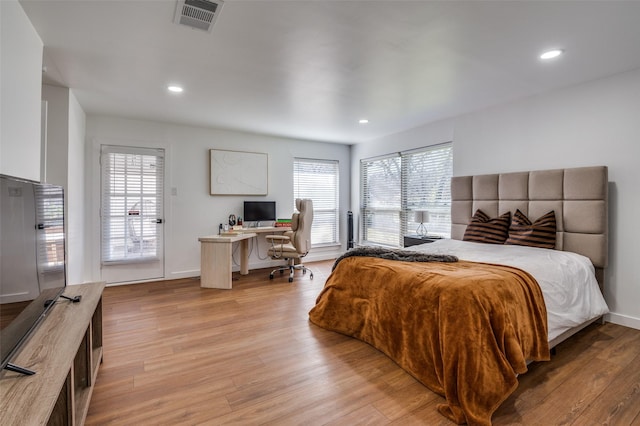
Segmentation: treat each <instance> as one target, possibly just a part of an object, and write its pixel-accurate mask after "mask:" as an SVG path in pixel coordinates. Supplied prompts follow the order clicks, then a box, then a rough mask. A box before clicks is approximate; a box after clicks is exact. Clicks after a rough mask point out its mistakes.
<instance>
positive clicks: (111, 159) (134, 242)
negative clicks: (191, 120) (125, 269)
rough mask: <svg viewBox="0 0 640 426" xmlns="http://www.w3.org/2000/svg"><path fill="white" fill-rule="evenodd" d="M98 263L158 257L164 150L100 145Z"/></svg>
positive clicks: (161, 214) (134, 260)
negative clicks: (100, 187) (99, 250)
mask: <svg viewBox="0 0 640 426" xmlns="http://www.w3.org/2000/svg"><path fill="white" fill-rule="evenodd" d="M101 153H102V155H101V163H102V208H101V219H102V262H103V263H109V262H137V261H146V260H150V259H156V258H158V250H159V249H160V248H161V243H162V242H161V241H159V240H160V237H161V233H158V231H157V229H158V220H161V219H162V217H163V210H162V209H163V204H164V203H163V195H164V194H163V188H164V185H163V177H164V150H162V149H147V148H129V147H115V146H103V147H102V152H101Z"/></svg>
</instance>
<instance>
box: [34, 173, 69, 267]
mask: <svg viewBox="0 0 640 426" xmlns="http://www.w3.org/2000/svg"><path fill="white" fill-rule="evenodd" d="M34 191H35V200H36V227H37V228H38V248H37V253H38V269H39V271H40V272H42V273H47V272H60V271H63V270H64V195H63V191H62V188H60V187H59V186H54V185H36V186H35V189H34Z"/></svg>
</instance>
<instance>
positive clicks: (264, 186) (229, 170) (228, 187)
mask: <svg viewBox="0 0 640 426" xmlns="http://www.w3.org/2000/svg"><path fill="white" fill-rule="evenodd" d="M209 156H210V161H209V165H210V179H211V184H210V193H211V195H267V194H268V189H269V188H268V181H269V170H268V166H269V157H268V155H267V154H266V153H260V152H241V151H225V150H220V149H211V150H209Z"/></svg>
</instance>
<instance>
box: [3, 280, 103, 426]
mask: <svg viewBox="0 0 640 426" xmlns="http://www.w3.org/2000/svg"><path fill="white" fill-rule="evenodd" d="M103 289H104V283H92V284H82V285H72V286H68V287H67V288H66V290H65V292H64V294H65V296H69V297H74V296H77V295H81V296H82V299H81V301H80V302H79V303H73V302H71V301H68V300H65V299H58V301H57V302H56V304H55V305H54V306H53V308H52V309H51V310H50V311H49V313H48V314H47V317H46V318H45V319H44V320H43V321H42V322H41V323H40V325H39V327H38V328H37V329H36V330H35V332H34V333H33V334H32V335H31V337H30V338H29V339H28V340H27V342H26V343H25V344H24V345H23V347H22V349H21V350H20V353H19V354H18V356H16V357H14V359H13V360H12V363H14V364H16V365H19V366H21V367H25V368H28V369H30V370H34V371H35V372H36V374H34V375H32V376H24V375H20V374H18V373H14V372H10V371H6V370H4V371H3V372H0V424H3V425H46V424H48V425H69V426H75V425H82V424H84V421H85V418H86V416H87V411H88V409H89V401H90V400H91V394H92V392H93V385H94V382H95V380H96V376H97V374H98V368H99V366H100V363H101V362H102V291H103Z"/></svg>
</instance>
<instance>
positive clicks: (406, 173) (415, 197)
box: [360, 143, 453, 247]
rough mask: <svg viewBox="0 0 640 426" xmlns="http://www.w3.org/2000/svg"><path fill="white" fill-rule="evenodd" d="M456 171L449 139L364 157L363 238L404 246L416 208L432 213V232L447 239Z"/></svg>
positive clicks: (429, 229) (362, 171)
mask: <svg viewBox="0 0 640 426" xmlns="http://www.w3.org/2000/svg"><path fill="white" fill-rule="evenodd" d="M452 170H453V150H452V144H451V143H447V144H441V145H436V146H432V147H426V148H421V149H417V150H412V151H408V152H403V153H397V154H392V155H389V156H385V157H378V158H374V159H367V160H362V161H361V162H360V185H361V188H360V193H361V208H360V210H361V221H360V222H361V241H362V242H364V243H371V244H380V245H389V246H394V247H398V246H401V245H402V238H403V236H404V235H405V234H408V233H415V230H416V228H417V227H418V225H419V224H418V223H416V222H415V221H414V212H415V211H417V210H426V211H428V212H429V222H428V223H425V226H426V227H427V230H428V233H429V234H433V235H440V236H443V237H449V236H450V228H451V189H450V186H451V176H452Z"/></svg>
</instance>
